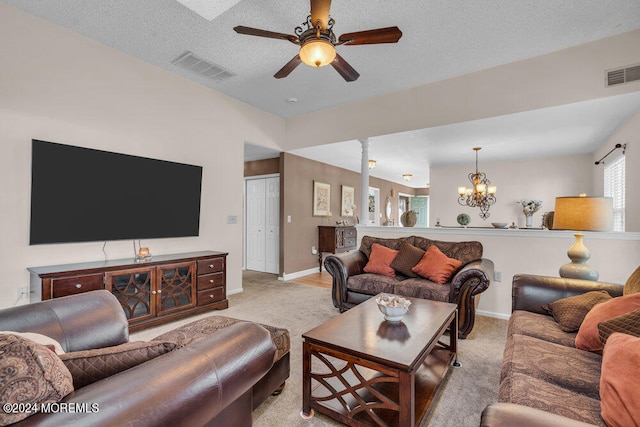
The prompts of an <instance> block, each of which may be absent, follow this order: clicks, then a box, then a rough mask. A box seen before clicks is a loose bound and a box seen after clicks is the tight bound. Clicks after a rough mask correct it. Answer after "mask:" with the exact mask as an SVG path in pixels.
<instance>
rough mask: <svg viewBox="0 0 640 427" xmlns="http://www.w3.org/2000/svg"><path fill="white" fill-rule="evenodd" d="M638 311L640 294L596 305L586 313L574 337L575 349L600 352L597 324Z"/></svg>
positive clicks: (600, 344)
mask: <svg viewBox="0 0 640 427" xmlns="http://www.w3.org/2000/svg"><path fill="white" fill-rule="evenodd" d="M638 309H640V293H635V294H631V295H624V296H621V297H616V298H613V299H611V300H610V301H607V302H603V303H602V304H598V305H596V306H595V307H593V308H592V309H591V311H589V313H587V315H586V316H585V317H584V321H583V322H582V325H580V330H579V331H578V335H576V348H579V349H580V350H587V351H595V352H599V351H601V350H602V343H601V342H600V333H599V332H598V323H601V322H604V321H607V320H610V319H613V318H614V317H617V316H620V315H621V314H625V313H629V312H631V311H635V310H638Z"/></svg>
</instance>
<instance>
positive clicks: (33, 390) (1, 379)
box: [0, 334, 73, 426]
mask: <svg viewBox="0 0 640 427" xmlns="http://www.w3.org/2000/svg"><path fill="white" fill-rule="evenodd" d="M72 391H73V380H72V379H71V374H70V373H69V370H68V369H67V368H66V367H65V366H64V363H62V361H61V360H60V358H59V357H58V356H57V355H56V354H55V353H54V352H53V351H52V350H50V349H48V348H47V347H45V346H43V345H41V344H38V343H36V342H34V341H31V340H28V339H26V338H23V337H21V336H18V335H13V334H1V335H0V402H2V403H3V404H25V405H26V404H31V405H36V404H37V405H41V404H43V403H53V402H57V401H59V400H60V399H62V398H63V397H65V396H66V395H67V394H69V393H71V392H72ZM29 415H31V413H29V412H27V411H24V410H23V411H12V412H11V413H6V412H5V411H4V410H0V425H3V426H5V425H8V424H12V423H15V422H17V421H20V420H22V419H25V418H27V417H28V416H29Z"/></svg>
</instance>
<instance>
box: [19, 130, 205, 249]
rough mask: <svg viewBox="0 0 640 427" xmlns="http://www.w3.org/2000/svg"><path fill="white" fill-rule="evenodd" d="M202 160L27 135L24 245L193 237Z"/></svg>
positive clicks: (195, 229) (197, 213)
mask: <svg viewBox="0 0 640 427" xmlns="http://www.w3.org/2000/svg"><path fill="white" fill-rule="evenodd" d="M201 188H202V167H201V166H193V165H187V164H183V163H174V162H169V161H163V160H155V159H149V158H144V157H137V156H131V155H125V154H118V153H112V152H108V151H101V150H94V149H89V148H82V147H74V146H70V145H64V144H57V143H52V142H46V141H39V140H35V139H34V140H32V164H31V233H30V244H32V245H36V244H44V243H70V242H94V241H107V240H125V239H150V238H164V237H187V236H197V235H198V232H199V228H200V193H201Z"/></svg>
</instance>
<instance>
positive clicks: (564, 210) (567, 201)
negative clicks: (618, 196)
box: [553, 196, 613, 231]
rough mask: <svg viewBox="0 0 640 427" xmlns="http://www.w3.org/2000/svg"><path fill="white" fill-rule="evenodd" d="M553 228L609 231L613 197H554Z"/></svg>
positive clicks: (611, 221) (611, 223)
mask: <svg viewBox="0 0 640 427" xmlns="http://www.w3.org/2000/svg"><path fill="white" fill-rule="evenodd" d="M553 229H554V230H577V231H611V230H612V229H613V199H612V198H611V197H585V196H577V197H556V206H555V210H554V213H553Z"/></svg>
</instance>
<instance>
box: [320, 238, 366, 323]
mask: <svg viewBox="0 0 640 427" xmlns="http://www.w3.org/2000/svg"><path fill="white" fill-rule="evenodd" d="M367 262H368V259H367V256H366V255H365V254H364V252H361V251H359V250H358V251H351V252H346V253H342V254H338V255H329V256H328V257H326V258H325V260H324V268H325V269H326V270H327V271H328V272H329V274H331V276H332V277H333V285H332V291H331V298H332V299H333V305H334V307H336V308H339V309H340V311H345V310H346V309H347V308H348V307H347V306H346V305H345V304H346V301H347V280H348V279H349V277H350V276H355V275H357V274H362V273H363V272H364V266H365V265H367Z"/></svg>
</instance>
